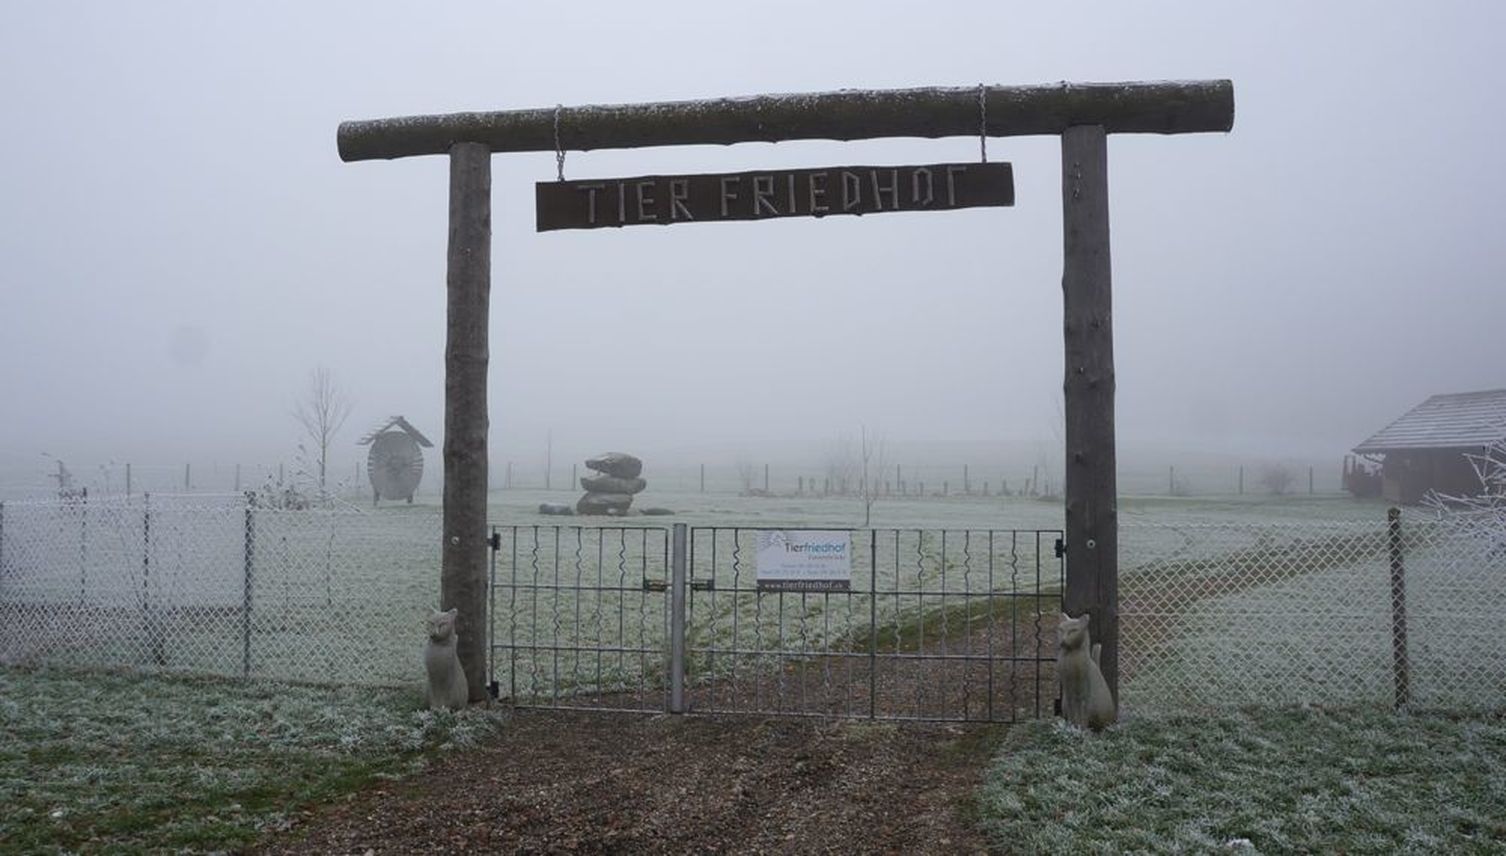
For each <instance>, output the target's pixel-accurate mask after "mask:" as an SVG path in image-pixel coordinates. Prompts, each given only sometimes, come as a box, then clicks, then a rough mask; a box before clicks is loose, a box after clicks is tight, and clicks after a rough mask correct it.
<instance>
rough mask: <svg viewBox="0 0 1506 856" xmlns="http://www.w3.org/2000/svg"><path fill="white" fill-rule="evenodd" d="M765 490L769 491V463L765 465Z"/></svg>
mask: <svg viewBox="0 0 1506 856" xmlns="http://www.w3.org/2000/svg"><path fill="white" fill-rule="evenodd" d="M763 492H764V493H768V492H769V465H768V464H764V465H763Z"/></svg>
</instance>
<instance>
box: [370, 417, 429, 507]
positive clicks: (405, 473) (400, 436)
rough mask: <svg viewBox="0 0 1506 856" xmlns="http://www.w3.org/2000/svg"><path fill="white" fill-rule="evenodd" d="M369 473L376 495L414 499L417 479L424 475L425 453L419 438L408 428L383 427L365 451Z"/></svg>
mask: <svg viewBox="0 0 1506 856" xmlns="http://www.w3.org/2000/svg"><path fill="white" fill-rule="evenodd" d="M366 473H367V475H368V477H369V478H370V479H371V489H372V490H374V491H376V498H377V499H381V498H383V497H385V498H387V499H406V500H408V501H409V502H412V501H413V494H414V492H415V491H417V490H418V482H419V480H420V479H422V478H423V477H424V456H423V452H422V451H420V450H419V448H418V441H416V440H414V439H413V438H412V437H411V436H409V435H408V433H407V432H405V431H383V432H382V433H380V434H378V435H377V436H376V439H374V440H372V442H371V451H370V452H368V453H367V455H366Z"/></svg>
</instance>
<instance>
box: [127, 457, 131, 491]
mask: <svg viewBox="0 0 1506 856" xmlns="http://www.w3.org/2000/svg"><path fill="white" fill-rule="evenodd" d="M130 496H131V465H130V464H129V463H127V464H126V497H127V498H129V497H130Z"/></svg>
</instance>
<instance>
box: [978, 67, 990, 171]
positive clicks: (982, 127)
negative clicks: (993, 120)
mask: <svg viewBox="0 0 1506 856" xmlns="http://www.w3.org/2000/svg"><path fill="white" fill-rule="evenodd" d="M978 156H979V157H981V158H982V159H983V162H984V163H988V87H986V86H984V85H983V84H981V83H980V84H978Z"/></svg>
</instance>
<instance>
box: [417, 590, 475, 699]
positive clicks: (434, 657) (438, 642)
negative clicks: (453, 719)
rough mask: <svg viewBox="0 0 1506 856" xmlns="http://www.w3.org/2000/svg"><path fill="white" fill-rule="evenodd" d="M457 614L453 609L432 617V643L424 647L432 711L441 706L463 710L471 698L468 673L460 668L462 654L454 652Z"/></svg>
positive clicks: (434, 614)
mask: <svg viewBox="0 0 1506 856" xmlns="http://www.w3.org/2000/svg"><path fill="white" fill-rule="evenodd" d="M458 612H459V611H458V610H455V609H451V610H447V611H445V612H434V613H431V614H430V615H429V641H428V643H427V644H425V645H424V671H426V672H428V673H429V693H428V702H429V708H430V709H431V710H438V709H439V708H442V707H447V708H449V709H451V710H461V709H463V708H464V707H465V702H466V699H467V697H468V689H467V687H466V683H465V670H463V669H461V668H460V655H459V654H458V653H457V652H456V650H455V644H456V642H457V641H458V640H459V637H458V636H456V635H455V616H456V615H457V614H458Z"/></svg>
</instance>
